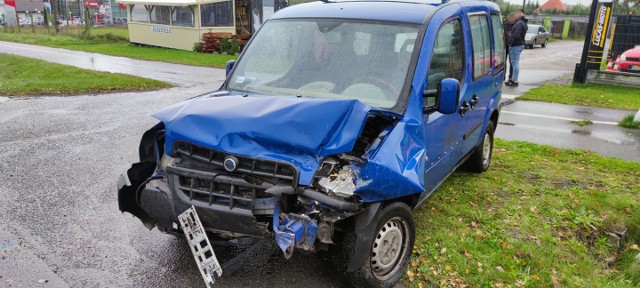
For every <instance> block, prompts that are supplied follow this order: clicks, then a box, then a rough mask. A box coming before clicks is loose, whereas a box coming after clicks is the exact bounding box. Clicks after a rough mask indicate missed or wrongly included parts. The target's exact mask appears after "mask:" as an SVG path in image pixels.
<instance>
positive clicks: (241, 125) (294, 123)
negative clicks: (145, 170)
mask: <svg viewBox="0 0 640 288" xmlns="http://www.w3.org/2000/svg"><path fill="white" fill-rule="evenodd" d="M372 109H373V108H372V107H371V106H368V105H366V104H363V103H362V102H360V101H357V100H333V99H309V98H297V97H275V96H259V97H256V96H218V97H209V96H205V97H198V98H194V99H191V100H187V101H184V102H181V103H178V104H176V105H174V106H171V107H169V108H167V109H165V110H162V111H160V112H157V113H155V114H154V115H153V116H154V117H156V118H158V119H159V120H160V121H162V122H163V123H164V125H165V131H166V136H165V137H166V151H168V153H169V154H171V153H172V151H173V150H172V147H173V143H175V141H178V140H184V141H188V142H191V143H194V144H198V145H201V146H204V147H208V148H211V149H215V150H220V151H225V152H229V153H234V154H239V155H245V156H250V157H257V158H265V159H271V160H277V161H287V162H290V163H293V164H294V165H296V167H298V168H299V169H300V172H301V173H300V178H299V180H300V181H299V183H300V184H303V185H308V184H309V183H310V182H311V179H312V177H313V173H315V171H316V169H317V168H318V166H319V165H320V163H319V159H320V158H322V157H323V156H328V155H332V154H337V153H344V152H348V151H351V150H352V149H353V147H354V145H355V142H356V140H357V139H358V137H359V135H360V133H361V131H362V129H363V126H364V124H365V122H366V119H367V114H368V113H369V111H370V110H372Z"/></svg>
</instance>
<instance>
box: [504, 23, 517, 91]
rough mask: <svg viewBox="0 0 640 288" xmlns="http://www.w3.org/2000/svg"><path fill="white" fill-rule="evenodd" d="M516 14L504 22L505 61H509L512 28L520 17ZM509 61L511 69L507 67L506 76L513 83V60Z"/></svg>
mask: <svg viewBox="0 0 640 288" xmlns="http://www.w3.org/2000/svg"><path fill="white" fill-rule="evenodd" d="M516 13H518V12H511V13H509V15H507V17H506V19H505V21H504V46H505V47H504V48H505V51H506V55H505V61H506V60H507V59H509V41H510V39H511V28H513V23H515V21H516V17H517V16H519V15H516ZM508 61H509V67H507V69H508V70H507V71H505V76H507V75H508V78H507V79H509V81H511V78H512V76H513V66H512V65H511V60H508ZM509 81H507V82H509Z"/></svg>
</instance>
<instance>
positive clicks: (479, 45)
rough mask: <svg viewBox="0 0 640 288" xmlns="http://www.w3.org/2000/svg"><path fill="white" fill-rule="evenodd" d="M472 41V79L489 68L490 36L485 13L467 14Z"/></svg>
mask: <svg viewBox="0 0 640 288" xmlns="http://www.w3.org/2000/svg"><path fill="white" fill-rule="evenodd" d="M469 23H470V24H471V40H472V43H473V79H474V80H475V79H478V78H480V77H482V76H483V75H485V74H487V73H489V70H490V69H491V38H489V37H490V34H489V23H488V22H487V14H485V13H479V14H472V15H469Z"/></svg>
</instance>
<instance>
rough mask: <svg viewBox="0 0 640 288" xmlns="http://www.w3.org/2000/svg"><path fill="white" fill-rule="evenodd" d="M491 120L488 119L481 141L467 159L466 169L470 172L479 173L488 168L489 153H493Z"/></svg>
mask: <svg viewBox="0 0 640 288" xmlns="http://www.w3.org/2000/svg"><path fill="white" fill-rule="evenodd" d="M494 129H495V128H494V127H493V122H491V121H489V124H487V129H486V130H485V132H484V136H483V138H482V142H481V143H480V145H478V148H476V151H475V152H473V155H471V157H470V158H469V160H467V163H466V166H467V169H468V170H469V171H471V172H476V173H481V172H484V171H487V169H489V165H490V164H491V155H493V132H494Z"/></svg>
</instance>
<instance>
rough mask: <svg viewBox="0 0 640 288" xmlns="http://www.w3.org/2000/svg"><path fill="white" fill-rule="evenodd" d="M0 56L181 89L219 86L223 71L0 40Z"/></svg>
mask: <svg viewBox="0 0 640 288" xmlns="http://www.w3.org/2000/svg"><path fill="white" fill-rule="evenodd" d="M0 53H5V54H13V55H18V56H24V57H29V58H35V59H40V60H45V61H49V62H55V63H59V64H64V65H69V66H75V67H78V68H83V69H90V70H96V71H103V72H112V73H122V74H129V75H135V76H138V77H144V78H151V79H155V80H160V81H164V82H168V83H172V84H175V85H178V86H183V87H193V86H202V85H207V86H209V87H210V88H211V89H215V88H217V87H220V84H222V82H223V81H224V78H225V75H224V74H225V72H224V69H215V68H207V67H195V66H188V65H180V64H172V63H166V62H154V61H142V60H135V59H130V58H124V57H115V56H108V55H103V54H98V53H89V52H81V51H71V50H66V49H60V48H52V47H44V46H37V45H29V44H21V43H13V42H4V41H0Z"/></svg>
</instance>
